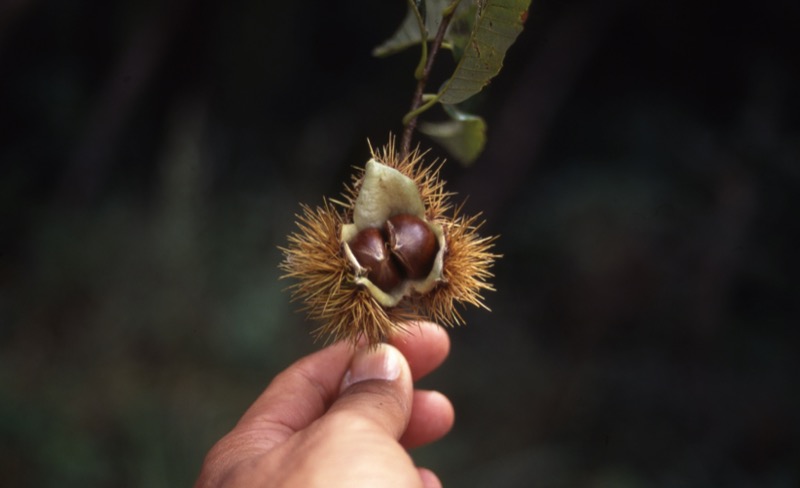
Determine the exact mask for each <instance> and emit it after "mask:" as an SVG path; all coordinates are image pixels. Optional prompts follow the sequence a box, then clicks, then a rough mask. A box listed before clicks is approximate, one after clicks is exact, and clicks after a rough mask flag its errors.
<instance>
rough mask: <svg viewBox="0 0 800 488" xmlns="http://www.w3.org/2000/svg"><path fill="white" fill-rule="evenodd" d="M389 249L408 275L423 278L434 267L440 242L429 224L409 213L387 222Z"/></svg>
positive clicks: (415, 278) (410, 277) (412, 277)
mask: <svg viewBox="0 0 800 488" xmlns="http://www.w3.org/2000/svg"><path fill="white" fill-rule="evenodd" d="M386 232H387V234H388V236H389V250H390V251H391V253H392V255H393V256H394V257H395V259H397V261H398V263H400V266H401V268H402V269H403V272H404V273H405V275H406V277H408V278H409V279H412V280H421V279H424V278H426V277H427V276H428V274H429V273H430V272H431V269H432V268H433V262H434V260H435V259H436V253H437V252H438V251H439V243H438V242H437V241H436V236H435V235H434V233H433V231H431V229H430V227H428V224H426V223H425V222H424V221H423V220H422V219H420V218H418V217H415V216H413V215H408V214H400V215H395V216H394V217H392V218H390V219H389V220H388V221H387V222H386Z"/></svg>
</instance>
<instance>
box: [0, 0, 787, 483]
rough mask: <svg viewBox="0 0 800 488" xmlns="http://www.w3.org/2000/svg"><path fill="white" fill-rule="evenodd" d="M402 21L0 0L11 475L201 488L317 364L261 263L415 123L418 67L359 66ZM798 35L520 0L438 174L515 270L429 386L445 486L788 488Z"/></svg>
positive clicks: (292, 310)
mask: <svg viewBox="0 0 800 488" xmlns="http://www.w3.org/2000/svg"><path fill="white" fill-rule="evenodd" d="M405 8H406V6H405V2H402V1H399V0H395V1H392V2H388V1H387V2H374V1H368V0H353V1H348V2H326V1H319V0H310V1H305V2H268V1H265V0H261V1H258V0H249V1H243V0H233V1H230V2H206V1H190V0H173V1H168V2H161V1H155V0H145V1H132V0H124V1H118V2H104V1H98V0H73V1H70V2H54V1H44V0H4V1H3V2H1V3H0V479H2V480H3V481H2V484H3V486H7V487H54V486H59V487H64V486H96V487H124V486H142V487H174V486H189V485H191V483H192V482H193V481H194V479H195V477H196V475H197V473H198V470H199V468H200V464H201V462H202V459H203V456H204V455H205V453H206V452H207V450H208V449H209V448H210V447H211V445H212V444H213V443H214V442H215V441H216V440H217V439H218V438H219V437H220V436H222V435H223V434H224V433H225V432H226V431H227V430H228V429H230V428H231V427H232V425H233V423H234V422H235V421H236V420H237V419H238V417H239V416H240V415H241V413H242V412H243V411H244V409H245V408H246V407H247V406H248V405H249V404H250V402H251V401H252V400H253V399H254V398H255V397H256V396H257V395H258V394H259V393H260V392H261V391H262V389H263V388H264V387H265V386H266V384H267V383H268V382H269V380H270V379H271V378H272V376H273V375H274V374H276V373H277V372H278V371H280V370H281V369H283V368H284V367H286V366H287V365H288V364H290V363H291V362H292V361H293V360H295V359H297V358H298V357H300V356H301V355H304V354H306V353H308V352H310V351H313V350H316V349H318V348H319V347H320V344H314V343H313V341H312V339H311V338H310V336H309V334H308V333H309V331H310V330H311V329H312V328H313V327H314V324H312V323H309V322H307V321H306V320H305V319H304V317H303V315H302V314H300V313H298V312H296V305H295V304H291V303H290V302H289V296H288V295H287V293H285V292H283V291H282V290H283V288H284V287H285V286H286V285H287V284H288V283H287V282H285V281H279V279H278V274H279V273H278V270H277V264H278V263H279V261H280V259H281V257H280V253H279V251H278V250H277V246H280V245H283V244H285V242H286V240H285V239H286V237H285V236H286V234H287V233H288V232H290V231H292V230H293V228H294V214H295V213H296V212H298V210H299V203H301V202H305V203H308V204H311V205H316V204H320V203H321V202H322V197H323V196H336V195H338V194H339V192H340V191H341V188H342V183H343V182H345V181H347V180H348V178H349V174H350V171H351V166H353V165H359V164H363V162H365V161H366V159H368V154H369V153H368V146H367V139H368V138H369V139H370V140H371V141H372V142H373V144H375V145H380V144H382V143H384V142H385V140H386V138H387V135H388V133H389V132H390V131H394V132H397V131H399V130H400V119H401V117H402V115H403V114H404V112H405V110H406V109H407V107H408V105H409V103H410V97H411V93H412V91H413V88H414V80H413V77H412V73H413V69H414V67H415V64H416V60H417V56H418V53H417V52H416V51H414V52H408V53H404V54H401V55H397V56H395V57H391V58H387V59H375V58H373V57H372V56H371V54H370V51H371V49H372V48H373V47H374V46H375V45H377V44H378V43H380V42H381V41H383V40H384V39H385V38H387V37H388V36H389V35H391V34H392V33H393V32H394V29H395V28H396V26H397V25H398V24H399V22H400V20H401V19H402V17H403V16H404V14H405ZM799 24H800V6H798V3H797V2H794V1H791V0H766V1H764V2H758V3H749V4H746V5H745V4H744V3H740V4H736V3H731V2H712V1H700V2H690V1H688V0H678V1H675V2H666V3H661V2H656V3H651V2H638V3H637V2H633V1H625V0H605V1H601V0H585V1H570V2H563V1H555V0H539V1H537V0H534V2H533V5H532V7H531V11H530V16H529V18H528V22H527V26H526V30H525V32H524V33H523V34H522V36H521V37H520V39H519V41H518V43H517V44H516V45H514V46H513V47H512V48H511V50H510V52H509V55H508V58H507V62H506V67H505V69H504V70H503V71H502V72H501V74H500V76H499V77H498V78H496V79H495V80H494V81H493V82H492V84H491V85H490V86H489V88H488V89H487V90H485V91H484V92H483V93H482V94H481V95H480V96H479V97H477V98H476V99H475V100H474V101H472V102H471V108H472V109H473V110H474V111H476V112H478V113H481V114H482V115H484V116H485V117H486V119H487V122H488V124H489V143H488V146H487V148H486V151H485V153H484V155H483V156H482V157H481V158H480V159H479V160H478V161H477V162H476V163H475V164H474V165H473V166H472V167H469V168H464V167H462V166H460V165H459V164H457V163H456V162H453V161H451V162H448V163H447V164H446V166H445V168H444V176H445V178H446V179H447V180H448V181H449V189H451V190H453V191H457V192H458V193H459V196H458V199H463V198H467V204H466V209H467V211H468V212H470V213H476V212H479V211H482V212H484V215H485V216H486V218H487V220H488V223H487V225H486V227H485V232H486V233H487V234H499V235H500V236H501V238H500V240H499V241H498V245H497V250H498V252H500V253H502V254H503V255H504V258H503V259H502V260H501V261H500V262H499V263H498V265H497V266H496V268H495V271H496V275H497V278H496V287H497V292H496V293H492V294H490V295H488V296H487V297H486V298H487V303H488V305H489V306H490V307H491V308H492V310H493V312H492V313H487V312H485V311H481V310H473V309H470V310H467V311H466V314H465V315H466V317H467V319H468V322H469V325H468V326H467V327H462V328H458V329H455V330H452V331H451V337H452V341H453V350H452V354H451V357H450V359H449V360H448V361H447V362H446V363H445V365H444V366H443V367H442V368H441V369H440V370H439V371H437V372H436V373H435V374H433V375H432V376H430V377H429V378H426V379H425V380H424V381H423V382H422V384H421V385H420V386H421V387H426V388H434V389H438V390H440V391H442V392H444V393H445V394H447V395H448V396H449V397H450V398H451V399H452V401H453V403H454V404H455V408H456V412H457V421H456V426H455V428H454V430H453V432H452V433H451V434H449V435H448V436H447V437H446V438H445V439H444V440H442V441H441V442H438V443H436V444H435V445H432V446H428V447H425V448H422V449H419V450H417V451H415V452H414V456H415V458H416V459H417V461H418V462H419V463H420V464H422V465H425V466H428V467H431V468H432V469H434V470H435V471H437V472H438V474H439V475H440V477H441V478H442V480H443V481H444V483H445V486H457V487H461V486H463V487H493V488H497V487H501V488H502V487H529V486H542V487H550V486H563V487H566V486H569V487H572V486H580V487H584V486H586V487H640V486H665V487H666V486H681V487H687V486H688V487H691V486H728V487H739V486H742V487H744V486H759V487H790V486H791V487H795V486H798V484H799V483H800V473H799V472H798V465H800V443H799V442H800V421H798V412H800V388H798V380H797V375H798V372H799V371H800V365H799V364H798V363H800V360H798V347H797V345H798V343H799V342H800V341H798V339H799V338H800V337H798V336H800V332H798V331H800V328H798V318H800V313H798V312H800V310H798V308H800V307H799V306H798V298H800V293H798V291H799V290H798V286H797V273H798V270H799V269H798V256H797V250H798V244H800V243H799V242H798V240H797V238H792V236H796V235H798V231H800V219H798V217H797V215H798V211H800V192H799V191H798V188H800V164H799V162H798V159H800V158H798V156H800V98H799V96H798V90H797V87H798V86H800V63H798V53H800V50H798V48H800V43H798V36H797V26H798V25H799ZM450 63H451V62H450V60H449V59H448V58H447V57H446V56H443V57H442V58H441V64H440V66H441V69H442V73H446V72H447V70H448V69H449V68H452V65H451V64H450ZM442 73H440V74H442ZM439 116H440V114H439V113H438V112H432V113H431V114H430V115H429V116H428V119H429V120H430V119H431V118H436V117H439ZM418 141H419V142H421V143H422V144H423V146H428V145H430V144H431V143H430V141H428V140H426V139H425V138H424V136H419V138H418ZM436 156H438V157H442V156H444V154H443V153H442V152H440V151H439V150H438V149H436V148H434V150H433V152H432V157H436Z"/></svg>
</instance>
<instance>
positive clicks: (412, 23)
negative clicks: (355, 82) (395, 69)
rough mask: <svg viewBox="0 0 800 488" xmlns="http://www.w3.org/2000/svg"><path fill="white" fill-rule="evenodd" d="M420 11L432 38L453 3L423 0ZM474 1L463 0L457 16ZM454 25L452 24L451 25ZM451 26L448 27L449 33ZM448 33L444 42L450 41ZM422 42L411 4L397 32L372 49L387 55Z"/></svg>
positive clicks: (378, 55) (428, 36)
mask: <svg viewBox="0 0 800 488" xmlns="http://www.w3.org/2000/svg"><path fill="white" fill-rule="evenodd" d="M419 3H420V4H421V6H420V8H419V12H420V14H421V15H422V17H423V18H424V19H425V29H426V31H427V33H426V37H425V39H426V40H428V39H432V38H433V37H434V36H435V35H436V32H437V31H438V30H439V24H441V23H442V12H443V11H444V9H446V8H447V7H448V6H450V4H451V3H452V0H423V1H422V2H419ZM470 4H472V1H470V0H463V1H462V2H461V3H460V4H459V6H458V9H456V13H455V16H456V17H457V16H459V15H460V14H461V12H462V11H464V10H465V9H467V8H469V7H470ZM451 27H452V26H451ZM450 30H451V28H448V33H449V31H450ZM448 33H445V38H444V42H445V43H450V39H449V38H448ZM420 42H422V34H421V33H420V31H419V23H418V21H417V15H416V13H415V12H414V8H413V7H412V6H411V5H409V7H408V13H407V14H406V18H405V19H404V20H403V23H402V24H400V27H399V28H398V29H397V32H395V33H394V35H392V37H390V38H389V39H387V40H386V41H384V42H383V44H381V45H380V46H378V47H376V48H375V49H373V50H372V54H373V55H374V56H377V57H385V56H389V55H390V54H394V53H397V52H400V51H402V50H404V49H407V48H409V47H411V46H414V45H416V44H419V43H420Z"/></svg>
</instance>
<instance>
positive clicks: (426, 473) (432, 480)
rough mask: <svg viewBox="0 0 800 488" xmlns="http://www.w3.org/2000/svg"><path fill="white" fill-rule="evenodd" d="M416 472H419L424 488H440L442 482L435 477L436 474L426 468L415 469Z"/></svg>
mask: <svg viewBox="0 0 800 488" xmlns="http://www.w3.org/2000/svg"><path fill="white" fill-rule="evenodd" d="M417 471H419V477H420V479H421V480H422V486H423V487H424V488H442V482H441V480H439V477H438V476H436V473H434V472H433V471H431V470H430V469H428V468H417Z"/></svg>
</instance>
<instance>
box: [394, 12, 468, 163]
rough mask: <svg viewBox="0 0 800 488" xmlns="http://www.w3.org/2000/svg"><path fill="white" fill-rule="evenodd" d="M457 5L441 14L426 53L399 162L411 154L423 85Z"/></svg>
mask: <svg viewBox="0 0 800 488" xmlns="http://www.w3.org/2000/svg"><path fill="white" fill-rule="evenodd" d="M459 3H461V0H454V1H453V3H452V4H450V6H449V7H447V8H446V9H444V11H443V12H442V22H441V23H440V24H439V30H438V31H437V32H436V37H434V39H433V42H432V43H431V47H430V51H429V52H428V62H427V63H425V69H423V71H422V74H421V76H420V77H419V79H418V81H417V89H416V91H414V96H413V97H412V98H411V108H410V109H409V111H408V113H409V114H411V115H412V116H411V118H410V119H409V120H408V121H407V122H405V127H404V128H403V137H402V138H401V140H400V160H401V161H402V160H404V159H406V158H407V157H408V154H409V153H410V152H411V136H412V135H413V134H414V129H416V128H417V118H418V117H419V114H420V113H421V112H423V111H422V110H419V109H420V107H421V105H422V102H423V94H424V92H425V85H427V83H428V77H429V76H430V74H431V69H432V68H433V62H434V60H435V59H436V54H437V53H438V52H439V48H440V47H441V45H442V42H443V41H444V34H445V32H447V27H448V26H449V25H450V21H451V20H453V15H454V14H455V12H456V7H458V4H459ZM425 42H427V41H426V40H423V44H425ZM426 108H427V107H426Z"/></svg>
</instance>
